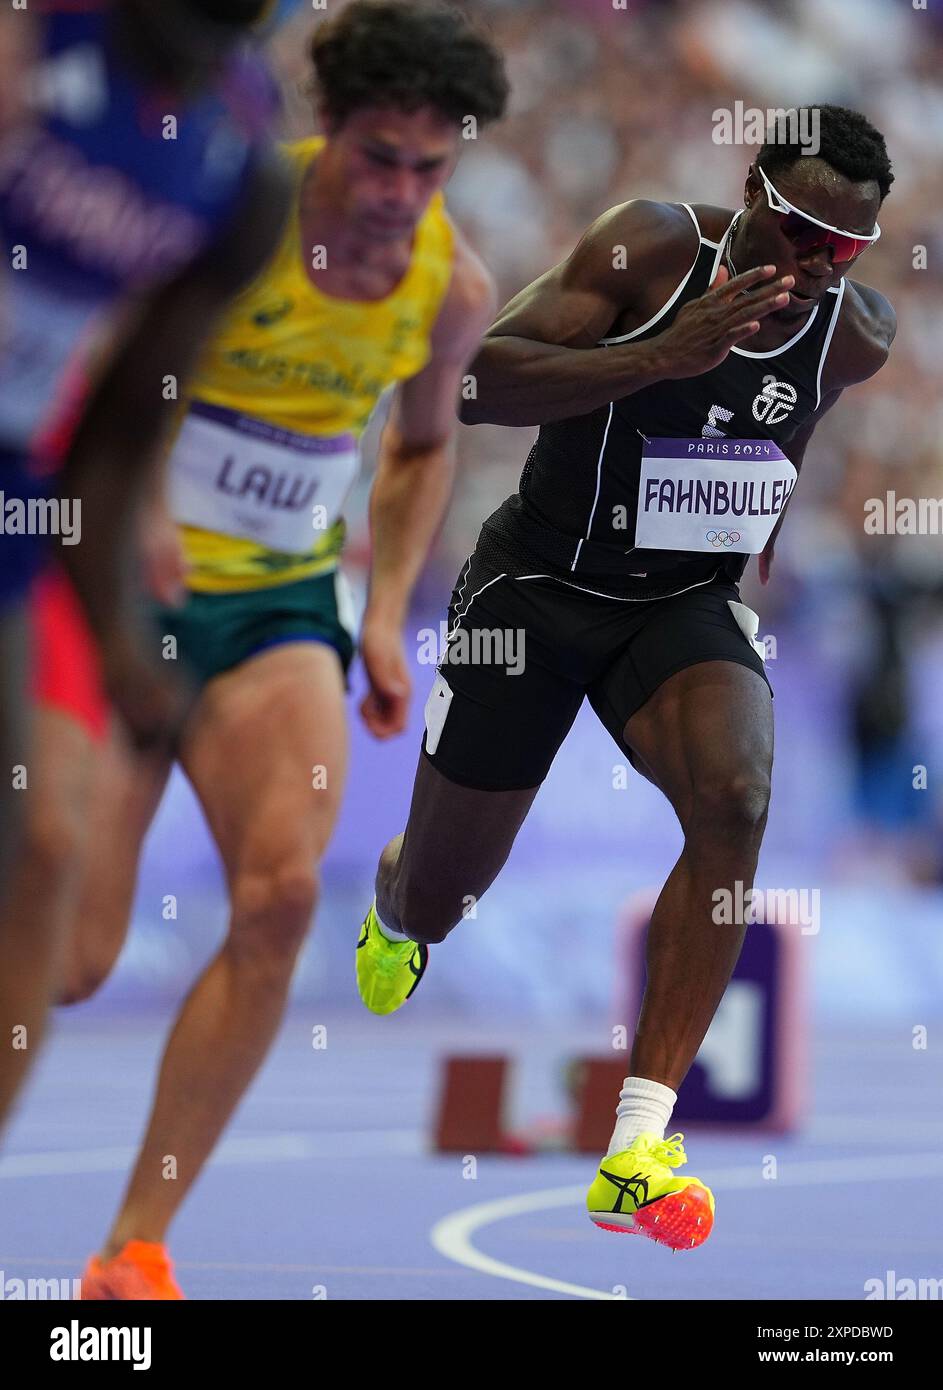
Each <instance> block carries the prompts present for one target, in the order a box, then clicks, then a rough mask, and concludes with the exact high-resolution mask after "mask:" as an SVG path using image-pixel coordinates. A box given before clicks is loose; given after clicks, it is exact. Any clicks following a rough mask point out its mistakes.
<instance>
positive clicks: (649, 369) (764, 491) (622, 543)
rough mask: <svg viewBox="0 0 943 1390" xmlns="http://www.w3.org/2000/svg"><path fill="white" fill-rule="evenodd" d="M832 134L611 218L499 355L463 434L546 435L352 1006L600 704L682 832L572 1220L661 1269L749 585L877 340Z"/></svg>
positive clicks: (517, 820) (757, 759)
mask: <svg viewBox="0 0 943 1390" xmlns="http://www.w3.org/2000/svg"><path fill="white" fill-rule="evenodd" d="M820 117H821V121H820V131H821V143H820V148H819V151H818V154H817V155H816V156H815V157H812V156H809V155H806V154H804V153H803V152H802V150H801V148H800V147H799V146H798V145H795V144H790V143H789V139H788V132H787V129H786V127H785V125H783V126H781V127H780V128H779V129H777V130H776V131H775V132H773V133H772V138H771V140H770V142H769V143H768V144H767V145H765V146H764V147H763V149H762V150H761V151H760V153H759V155H758V157H757V159H756V161H755V162H754V164H752V165H751V166H750V171H749V175H748V177H747V181H746V189H745V206H744V208H742V209H740V210H739V211H738V212H735V213H734V212H730V211H728V210H726V209H722V208H716V207H709V206H694V207H691V206H688V205H687V204H680V205H676V204H663V203H652V202H647V201H644V200H638V201H634V202H631V203H627V204H623V205H622V206H620V207H616V208H614V209H612V210H611V211H609V212H607V213H606V214H604V216H602V217H601V218H600V219H599V221H598V222H596V223H595V225H594V226H593V227H591V228H590V230H589V231H588V232H587V233H586V235H585V236H584V237H583V239H582V240H581V242H580V243H579V245H578V246H577V248H576V250H575V251H574V252H573V254H572V255H571V256H570V257H569V259H568V260H566V261H565V262H563V263H562V264H561V265H559V266H556V267H555V268H554V269H553V270H550V271H548V272H547V274H545V275H544V276H542V277H541V279H539V280H537V281H536V282H535V283H534V284H533V285H531V286H530V287H529V288H527V289H526V290H524V291H523V292H522V293H521V294H520V295H518V296H517V298H516V299H514V300H512V302H511V303H510V304H509V305H508V307H507V308H506V309H505V311H504V313H503V314H502V315H501V317H500V318H499V319H498V321H497V323H496V324H495V325H494V327H493V328H492V329H491V330H490V332H489V334H488V335H487V337H486V339H485V341H484V344H483V347H482V350H481V352H480V354H479V356H478V358H477V360H476V362H475V363H474V364H473V366H472V372H473V375H474V378H475V381H476V385H477V394H476V398H475V399H474V400H472V401H470V402H468V403H467V405H466V407H465V410H464V416H465V419H466V420H467V421H468V422H469V423H478V422H490V423H497V424H506V425H539V426H540V434H539V437H538V439H537V442H536V444H535V446H534V448H533V450H532V451H531V454H530V457H529V458H528V460H527V463H526V466H525V468H524V472H523V475H522V478H521V482H520V488H519V492H518V493H516V494H515V495H514V496H513V497H510V498H508V500H507V501H506V502H505V503H504V504H503V505H502V506H501V507H499V509H498V510H497V512H495V513H494V515H493V516H491V517H489V518H488V520H487V521H486V522H485V524H484V527H483V529H482V532H481V535H480V537H479V541H478V546H477V548H476V550H475V553H474V554H473V555H472V556H471V558H470V559H469V561H468V563H467V564H466V565H465V567H464V568H463V570H462V573H461V575H460V577H459V580H458V583H457V585H456V588H455V592H454V594H453V596H452V605H451V609H450V625H449V643H448V647H447V652H446V657H445V659H444V660H443V662H442V664H441V666H440V669H439V672H438V674H437V676H436V680H435V685H434V687H433V691H432V694H431V696H430V698H429V703H428V705H427V707H426V738H425V742H424V749H423V754H422V756H421V758H420V762H419V770H418V774H417V778H416V784H415V790H414V794H413V803H412V809H411V811H410V817H409V823H408V825H407V828H406V832H405V835H404V836H398V837H397V838H396V839H395V840H394V841H393V842H392V843H391V844H390V845H389V846H387V848H386V850H385V851H384V852H383V855H382V856H381V860H380V866H379V871H378V875H377V896H376V902H375V904H374V906H373V907H372V908H371V909H370V913H369V914H368V916H367V920H366V922H365V924H364V928H363V930H362V934H361V941H360V954H361V955H363V953H364V952H365V951H369V952H371V953H373V954H375V955H376V956H377V962H378V963H377V969H376V971H375V972H372V973H373V974H374V976H375V979H376V981H377V982H378V983H377V985H376V988H375V989H374V988H373V987H372V985H371V979H370V974H371V972H366V971H364V970H361V971H360V972H359V973H360V975H361V994H362V995H363V997H364V1000H365V1002H366V1003H367V1004H368V1006H369V1007H373V1008H374V1009H375V1010H376V1011H377V1012H386V1011H389V1009H390V1008H391V1007H396V1006H397V1005H398V1003H401V1002H402V1000H403V999H404V998H406V997H408V995H409V993H411V991H412V989H414V988H415V984H416V982H417V978H418V976H419V975H421V973H422V970H423V969H424V967H425V962H426V959H427V945H426V944H427V943H429V942H438V941H442V940H443V939H444V937H445V936H446V935H447V934H448V932H449V931H450V930H451V929H452V927H453V926H455V925H456V924H457V923H458V922H459V921H461V920H462V915H463V906H464V905H465V904H466V903H467V901H468V899H469V895H472V896H473V897H474V898H475V899H477V898H479V897H480V896H481V895H482V894H483V893H484V892H485V891H486V890H487V888H488V887H489V885H490V884H491V883H492V882H493V880H494V878H495V876H496V875H497V873H498V872H499V870H500V868H501V866H502V865H503V863H504V862H505V859H506V858H507V855H508V853H509V851H510V848H511V845H512V843H513V841H514V837H515V835H516V834H517V831H518V829H519V827H520V825H521V823H522V822H523V820H524V817H525V815H526V814H527V811H528V809H529V807H530V805H531V802H532V801H533V799H534V796H535V795H536V792H537V789H538V787H539V785H540V783H541V781H542V780H543V778H544V777H545V775H546V773H547V771H548V769H549V767H550V764H551V762H552V761H553V758H554V756H555V754H556V751H557V749H558V748H559V746H560V744H561V742H562V741H563V739H564V737H565V736H566V733H567V731H568V730H569V728H570V726H571V724H572V722H573V719H574V717H575V715H576V712H577V710H578V709H579V706H580V704H581V703H582V701H583V698H584V696H585V697H588V699H589V701H590V703H591V704H592V706H593V708H594V709H595V710H596V712H597V714H598V715H599V717H600V719H601V720H602V722H603V723H604V724H605V726H606V728H607V729H608V730H609V732H610V733H611V734H612V736H613V738H614V739H615V741H616V743H617V744H618V745H619V747H620V749H621V750H622V751H623V753H624V754H626V755H627V756H628V757H629V758H630V759H631V761H632V763H633V765H634V766H635V767H636V769H637V770H638V771H639V772H641V773H642V774H643V775H644V776H646V777H647V778H648V779H649V780H650V781H652V782H653V783H654V784H655V785H656V786H657V787H659V788H660V789H661V790H662V791H663V792H664V793H665V795H666V796H667V797H668V799H669V801H670V802H671V804H672V806H673V807H674V810H675V812H676V814H677V816H678V819H679V821H680V823H681V827H682V830H683V832H684V849H683V852H682V854H681V857H680V859H679V860H678V863H677V864H676V865H675V868H674V869H673V871H672V873H671V875H670V877H669V879H668V881H667V883H666V884H665V887H664V889H663V891H662V894H661V896H660V898H659V900H658V904H657V906H656V908H655V912H654V916H653V919H652V924H651V929H650V931H649V935H648V943H647V957H648V984H647V990H646V994H645V999H644V1002H643V1006H642V1011H641V1016H640V1019H639V1023H638V1031H637V1035H636V1037H635V1040H634V1047H633V1052H632V1061H631V1068H630V1072H631V1074H630V1076H629V1077H627V1078H626V1082H625V1087H624V1089H623V1091H622V1095H621V1099H620V1104H619V1107H618V1110H617V1123H616V1129H615V1133H614V1136H613V1143H612V1146H611V1147H610V1150H609V1156H608V1157H607V1158H606V1159H605V1160H604V1162H603V1165H602V1168H601V1169H600V1173H599V1175H598V1176H597V1178H596V1181H595V1182H594V1184H593V1186H592V1188H591V1190H590V1196H589V1209H590V1215H591V1216H592V1218H593V1219H594V1220H595V1221H596V1223H597V1224H598V1225H601V1226H603V1227H605V1228H608V1229H616V1230H632V1229H635V1230H641V1231H643V1232H644V1233H645V1234H648V1235H650V1236H653V1237H655V1238H657V1239H660V1240H662V1241H664V1243H666V1244H670V1245H672V1246H674V1247H675V1248H689V1247H690V1246H692V1245H695V1244H700V1243H701V1242H702V1241H703V1240H704V1239H705V1238H706V1236H707V1235H708V1234H709V1231H710V1228H711V1224H712V1221H713V1200H712V1198H711V1197H710V1193H709V1190H708V1189H707V1188H705V1187H704V1185H703V1184H701V1183H699V1182H698V1181H697V1180H696V1179H692V1178H688V1179H681V1178H677V1177H675V1176H674V1175H673V1172H672V1170H673V1169H674V1168H676V1167H678V1166H679V1165H680V1164H681V1163H682V1162H683V1161H684V1154H683V1149H682V1147H681V1145H680V1142H678V1141H679V1140H680V1136H674V1137H673V1138H672V1139H671V1140H669V1141H666V1140H665V1138H664V1135H665V1129H666V1127H667V1124H668V1121H669V1118H670V1114H671V1108H672V1106H673V1104H674V1101H675V1099H676V1092H677V1089H678V1087H679V1085H680V1084H681V1082H682V1080H683V1079H684V1076H685V1074H686V1072H687V1071H688V1068H689V1067H690V1065H691V1062H692V1061H693V1059H694V1056H695V1054H696V1053H697V1050H698V1048H699V1047H700V1044H701V1041H702V1039H703V1037H704V1035H705V1033H706V1032H707V1028H708V1025H709V1024H710V1021H711V1019H712V1017H713V1015H714V1012H715V1010H716V1008H717V1005H718V1003H719V1001H720V998H721V996H722V995H723V992H724V989H725V988H726V985H727V982H728V980H729V977H730V973H731V971H732V969H733V967H734V964H735V962H736V960H737V956H738V954H739V951H740V946H741V943H742V938H743V934H744V928H743V926H742V925H741V926H738V927H731V926H718V925H716V924H715V923H714V922H713V920H712V915H711V914H712V906H713V904H714V902H715V901H716V900H715V898H714V896H713V895H714V894H715V892H716V891H717V890H718V889H721V888H727V889H729V890H730V891H731V892H734V891H736V890H735V885H736V884H737V883H738V882H739V883H740V884H741V885H742V886H743V890H744V891H746V890H747V889H748V888H749V887H750V885H752V882H753V875H754V872H755V868H756V861H757V856H758V852H759V848H760V842H761V839H762V834H763V829H764V825H765V821H766V813H767V803H768V796H769V785H770V770H771V763H772V748H773V723H772V708H771V692H770V689H769V684H768V681H767V678H766V673H765V669H764V663H763V648H762V644H760V643H759V642H758V641H757V640H756V631H757V617H756V615H755V614H754V613H752V612H751V611H750V610H749V609H748V608H746V606H745V605H743V604H742V603H741V602H740V599H739V592H738V589H737V581H738V580H739V578H740V576H741V575H742V573H743V571H744V568H745V566H746V563H747V561H748V559H749V556H750V555H751V554H757V555H759V557H760V571H761V578H762V579H763V582H766V580H767V578H768V575H769V565H770V562H771V558H772V548H773V543H774V540H775V536H776V533H777V531H778V529H779V525H780V523H781V521H782V517H783V512H784V509H785V507H786V505H787V503H788V500H789V497H790V496H791V493H792V490H793V487H794V485H795V481H796V477H797V474H798V471H799V469H800V468H801V466H802V461H803V456H804V453H805V450H806V446H807V445H808V442H809V439H810V438H811V436H812V433H813V430H814V429H815V426H816V424H817V422H818V421H819V420H820V419H821V418H822V416H823V415H824V414H825V412H826V411H827V410H829V409H830V408H831V407H832V406H833V405H834V404H835V402H836V401H837V400H838V397H839V396H840V395H841V393H842V391H843V390H844V389H845V388H846V387H848V386H852V385H854V384H855V383H857V382H859V381H863V380H865V379H866V378H867V377H870V376H872V375H873V374H874V373H875V372H877V371H878V370H879V368H880V367H881V366H882V365H883V363H884V361H885V360H886V358H887V354H888V349H889V347H890V344H891V341H892V339H893V336H894V327H895V320H894V314H893V311H892V309H891V307H890V305H889V304H888V303H887V301H886V300H885V299H884V297H883V296H882V295H880V294H879V293H877V291H875V290H873V289H870V288H868V287H867V286H864V285H861V284H859V283H857V282H855V281H852V280H849V279H846V275H847V273H848V272H849V270H850V269H851V266H852V264H853V262H854V261H855V260H856V259H857V258H858V257H859V256H860V255H861V254H863V253H864V252H865V251H866V250H867V249H868V247H869V246H870V245H871V244H872V243H873V242H874V241H875V240H876V239H877V237H878V236H879V235H880V231H879V228H878V225H877V217H878V213H879V210H880V207H881V204H882V202H883V200H884V198H885V196H886V194H887V192H888V190H889V188H890V185H891V182H892V178H893V175H892V173H891V169H890V163H889V161H888V157H887V151H886V149H885V145H884V140H883V137H882V136H881V135H880V134H879V133H878V132H877V131H876V130H875V129H874V128H873V127H872V126H871V125H870V124H869V123H868V121H867V120H865V118H864V117H863V116H861V115H859V114H857V113H855V112H852V111H848V110H845V109H843V108H838V107H822V108H820ZM803 128H804V127H803ZM517 630H523V632H524V634H525V649H524V669H523V671H522V672H520V673H518V672H517V671H516V669H515V668H511V667H509V666H508V665H498V664H495V663H494V662H491V663H484V662H483V661H481V660H478V661H475V659H474V657H475V654H476V650H477V654H478V656H479V657H480V656H481V652H482V650H485V651H487V650H488V649H489V648H488V647H487V646H485V647H481V646H480V645H478V646H477V648H476V642H475V638H476V636H478V637H481V636H487V635H488V634H492V635H493V634H503V633H505V632H511V633H513V632H515V631H517ZM490 650H491V651H493V652H495V651H496V652H500V646H498V645H495V643H494V640H493V636H492V642H491V645H490ZM413 943H417V944H415V945H414V944H413ZM393 953H398V956H397V955H394V954H393ZM397 959H400V960H401V965H400V971H401V978H402V989H401V997H399V998H394V997H393V996H392V994H391V986H390V981H391V980H392V979H394V978H395V970H394V968H393V967H394V963H395V961H396V960H397ZM384 963H385V969H384Z"/></svg>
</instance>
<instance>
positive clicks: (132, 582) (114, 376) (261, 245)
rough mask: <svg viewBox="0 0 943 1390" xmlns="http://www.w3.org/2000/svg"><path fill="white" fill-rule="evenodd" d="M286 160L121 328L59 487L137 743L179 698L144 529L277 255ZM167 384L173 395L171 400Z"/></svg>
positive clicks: (275, 163) (263, 170) (82, 578)
mask: <svg viewBox="0 0 943 1390" xmlns="http://www.w3.org/2000/svg"><path fill="white" fill-rule="evenodd" d="M288 196H289V183H288V177H287V173H286V171H285V169H284V166H283V165H282V163H281V161H280V160H278V159H276V158H275V157H274V156H269V155H268V154H261V155H260V156H259V158H258V159H257V160H256V162H255V163H254V164H253V166H252V169H251V170H250V171H249V172H248V173H247V176H246V181H245V185H244V188H243V191H242V196H241V198H240V201H239V204H238V206H237V208H236V210H235V212H234V214H233V217H232V218H231V220H230V221H229V223H228V225H227V226H226V228H225V229H224V231H223V232H222V233H221V235H220V236H219V238H218V239H217V240H216V241H214V243H213V244H212V245H211V246H209V247H208V248H207V249H206V250H204V251H203V252H202V253H201V254H200V255H199V256H198V257H197V259H196V260H195V261H193V262H192V263H191V264H190V265H189V266H188V267H187V268H186V269H185V270H184V271H183V272H182V273H181V274H180V275H179V276H178V277H177V278H176V279H175V280H173V281H171V282H170V283H168V284H167V285H165V286H163V287H162V288H161V289H160V290H159V291H158V292H157V293H156V294H155V295H153V296H152V297H151V298H150V299H149V300H148V301H147V302H146V303H145V304H143V305H141V306H140V307H139V309H138V311H137V313H136V314H135V315H134V316H129V317H128V318H127V319H126V320H124V321H123V322H122V328H121V330H120V331H119V333H118V334H117V336H116V339H115V341H114V342H113V343H112V345H111V348H110V353H109V358H108V362H107V365H106V366H105V367H104V369H103V371H102V374H101V376H100V378H99V380H98V383H97V385H96V387H95V389H94V390H93V392H92V394H91V397H90V399H89V401H88V402H87V404H86V408H85V411H84V413H83V415H82V419H81V421H80V423H79V425H78V427H77V429H76V431H75V434H74V436H73V438H72V443H71V445H70V449H69V453H68V455H67V457H66V459H65V462H64V465H63V468H62V471H61V473H60V476H59V485H60V489H61V493H62V495H63V496H65V497H69V498H76V499H78V500H79V501H80V503H81V518H82V538H81V544H79V545H76V546H71V547H63V549H62V551H61V555H62V560H63V563H64V564H65V566H66V568H67V569H68V571H69V574H70V577H71V579H72V582H73V584H74V586H75V590H76V593H77V594H78V596H79V599H80V601H81V603H82V605H83V608H84V609H85V613H86V616H87V618H88V620H89V624H90V626H91V629H92V632H93V633H94V635H95V638H96V639H97V641H98V644H99V647H100V653H101V662H102V670H103V675H104V678H105V683H106V688H107V690H108V693H109V695H110V696H111V698H112V700H113V702H114V703H115V705H116V707H117V709H118V711H119V713H120V714H121V715H122V716H123V717H124V719H125V722H126V723H127V725H128V728H129V730H130V731H131V733H132V735H133V736H134V737H135V738H136V739H137V740H138V741H140V742H150V741H164V740H166V739H167V738H168V737H170V736H171V735H172V733H173V724H174V722H175V721H176V720H177V719H178V718H179V696H178V695H177V694H176V693H175V690H174V686H173V684H172V683H171V682H170V681H168V679H167V676H166V672H165V671H164V670H163V669H162V668H163V663H158V662H154V661H152V660H151V659H149V657H148V656H147V654H146V652H147V647H146V637H145V632H144V629H143V626H142V622H141V618H140V615H139V608H138V603H137V591H138V583H137V577H138V576H137V571H138V562H139V557H140V551H139V546H138V543H137V531H138V527H137V522H138V519H139V517H140V514H141V508H142V506H143V503H144V500H145V498H146V496H147V494H148V491H149V488H151V487H152V485H153V482H154V479H155V474H156V470H157V469H158V467H159V464H160V461H161V458H162V446H163V440H164V438H165V435H166V433H167V431H168V429H169V426H170V424H171V422H172V419H173V417H174V414H175V412H176V410H177V409H178V405H177V394H179V393H180V391H182V389H183V386H184V384H185V382H186V380H187V378H188V377H189V375H190V373H191V371H192V370H193V367H194V365H195V363H196V360H197V358H198V355H199V352H200V351H201V349H202V347H203V345H204V343H205V342H206V340H207V338H208V336H209V334H210V332H211V331H212V329H213V327H214V324H215V322H216V320H217V318H218V317H219V315H220V314H221V312H222V311H223V310H224V309H225V307H226V305H227V304H228V302H229V300H230V299H231V298H232V297H233V296H234V295H235V294H236V293H237V292H238V291H239V290H240V289H241V288H242V286H243V285H244V284H246V283H247V282H248V281H249V280H251V279H252V277H253V276H254V275H255V274H256V273H257V272H258V270H259V269H260V267H261V266H262V265H263V264H264V262H265V260H266V259H267V257H268V256H269V255H270V254H271V250H272V247H273V246H274V245H275V243H276V240H277V237H278V235H279V232H280V230H281V227H282V224H283V221H284V217H285V215H286V213H287V209H288ZM168 378H170V379H173V380H175V382H176V386H177V393H176V394H175V395H174V396H173V397H172V398H170V397H169V393H168V391H167V390H166V384H167V381H168Z"/></svg>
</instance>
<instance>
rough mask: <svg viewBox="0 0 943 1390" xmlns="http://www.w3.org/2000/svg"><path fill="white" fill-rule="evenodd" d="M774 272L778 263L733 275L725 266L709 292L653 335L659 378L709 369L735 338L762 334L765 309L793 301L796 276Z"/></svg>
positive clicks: (675, 378) (672, 378)
mask: <svg viewBox="0 0 943 1390" xmlns="http://www.w3.org/2000/svg"><path fill="white" fill-rule="evenodd" d="M775 274H776V267H775V266H774V265H759V266H755V267H754V269H753V270H745V271H744V272H743V274H742V275H736V276H734V278H733V279H732V280H731V279H730V278H729V276H728V274H727V271H726V269H725V268H724V267H723V266H721V267H720V269H719V270H718V272H717V276H716V279H715V280H714V283H713V284H712V285H711V287H710V289H709V290H708V291H707V293H706V294H702V295H701V297H700V299H693V300H691V302H690V303H688V304H685V306H684V308H683V309H681V310H680V311H679V313H678V315H677V317H676V319H675V320H674V323H672V325H671V327H670V328H668V329H666V330H665V332H664V333H661V334H659V336H658V337H657V338H654V339H653V340H652V344H651V346H652V348H653V349H655V350H656V353H657V360H658V363H659V369H660V374H661V379H662V380H663V381H681V380H683V379H684V378H685V377H690V376H700V375H701V373H702V372H709V371H711V370H712V368H714V367H718V366H719V365H720V363H721V362H723V360H724V358H725V357H726V356H727V354H728V353H729V352H730V349H731V348H732V347H735V346H736V344H737V343H739V342H742V341H743V339H744V338H750V337H752V336H753V334H754V333H758V332H759V329H760V323H761V321H762V320H763V319H764V318H766V316H767V314H774V313H776V311H777V310H778V309H782V308H784V307H785V305H786V304H788V303H789V291H790V289H791V288H792V286H793V285H794V284H795V278H794V276H792V275H784V276H783V277H782V278H781V279H778V280H775V279H773V277H774V276H775ZM764 281H765V282H768V283H764ZM757 286H759V287H760V288H755V287H757ZM744 290H748V291H751V293H749V294H744V293H743V291H744Z"/></svg>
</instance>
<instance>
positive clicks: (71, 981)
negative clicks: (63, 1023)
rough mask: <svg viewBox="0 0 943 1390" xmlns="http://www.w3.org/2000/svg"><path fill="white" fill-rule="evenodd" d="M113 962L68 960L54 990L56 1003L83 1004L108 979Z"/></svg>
mask: <svg viewBox="0 0 943 1390" xmlns="http://www.w3.org/2000/svg"><path fill="white" fill-rule="evenodd" d="M113 963H114V962H112V961H108V962H107V963H105V962H98V961H94V960H84V959H77V960H73V961H70V962H69V964H68V965H67V966H66V969H65V972H64V974H63V976H62V978H61V979H60V981H59V985H58V988H57V990H56V995H55V1000H54V1002H55V1003H56V1005H58V1007H60V1008H70V1007H71V1006H72V1005H73V1004H84V1003H85V1002H86V1000H88V999H91V998H92V996H93V995H94V994H97V993H98V991H99V990H100V989H101V987H102V985H103V984H104V983H105V981H106V980H107V979H108V976H109V975H110V974H111V967H112V965H113Z"/></svg>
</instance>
